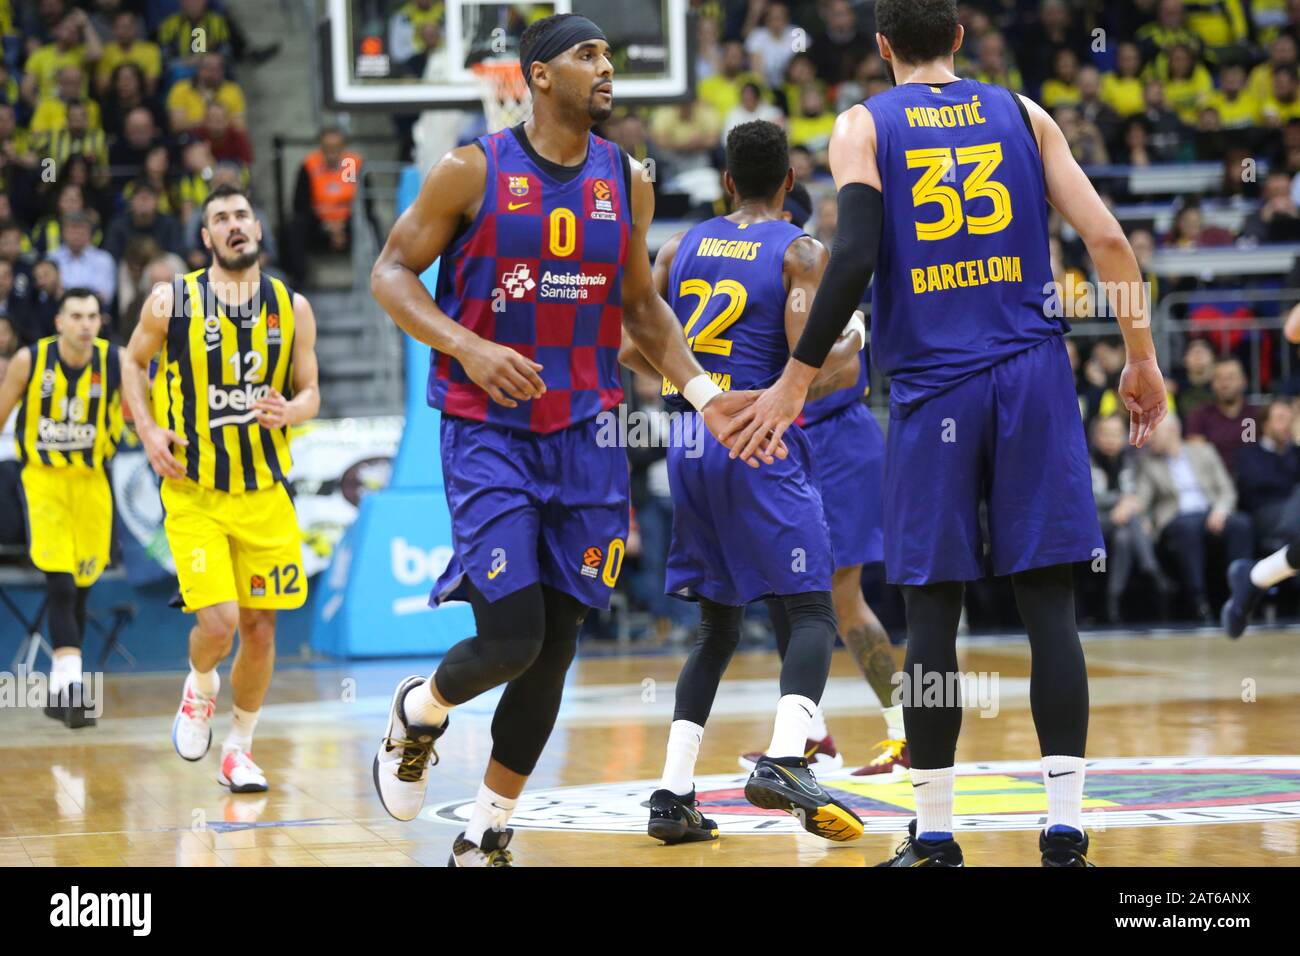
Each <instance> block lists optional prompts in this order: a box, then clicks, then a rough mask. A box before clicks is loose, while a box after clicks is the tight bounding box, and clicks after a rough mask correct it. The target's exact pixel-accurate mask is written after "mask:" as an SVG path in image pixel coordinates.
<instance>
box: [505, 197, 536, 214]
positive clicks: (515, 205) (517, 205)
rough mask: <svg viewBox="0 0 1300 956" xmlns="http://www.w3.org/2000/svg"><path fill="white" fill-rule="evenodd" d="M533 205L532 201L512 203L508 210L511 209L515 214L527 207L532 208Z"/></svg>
mask: <svg viewBox="0 0 1300 956" xmlns="http://www.w3.org/2000/svg"><path fill="white" fill-rule="evenodd" d="M531 205H532V201H531V200H530V201H529V202H512V203H510V204H509V205H508V206H507V207H506V208H507V209H509V210H510V211H511V212H514V211H515V210H516V209H523V208H524V207H525V206H531Z"/></svg>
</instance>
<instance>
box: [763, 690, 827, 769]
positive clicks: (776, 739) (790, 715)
mask: <svg viewBox="0 0 1300 956" xmlns="http://www.w3.org/2000/svg"><path fill="white" fill-rule="evenodd" d="M816 711H817V701H815V700H809V699H808V698H807V697H800V696H799V695H798V694H786V695H785V696H784V697H782V698H781V699H780V700H778V701H777V702H776V723H775V725H774V726H773V727H772V742H771V743H770V744H768V745H767V755H768V756H769V757H802V756H803V745H804V742H805V741H807V740H808V732H809V730H811V728H812V722H813V714H814V713H816Z"/></svg>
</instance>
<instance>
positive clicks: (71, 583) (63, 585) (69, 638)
mask: <svg viewBox="0 0 1300 956" xmlns="http://www.w3.org/2000/svg"><path fill="white" fill-rule="evenodd" d="M45 593H46V595H47V596H48V598H49V604H48V606H47V609H46V616H47V618H48V620H49V622H50V644H52V645H53V646H54V649H55V650H58V649H59V648H61V647H81V628H80V627H78V625H77V584H76V581H75V580H74V579H73V577H72V575H71V574H68V573H66V572H58V571H47V572H46V573H45Z"/></svg>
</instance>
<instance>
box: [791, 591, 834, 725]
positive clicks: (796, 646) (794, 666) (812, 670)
mask: <svg viewBox="0 0 1300 956" xmlns="http://www.w3.org/2000/svg"><path fill="white" fill-rule="evenodd" d="M781 603H782V604H783V605H785V613H786V614H787V615H788V616H789V619H790V646H789V648H788V649H787V651H786V654H785V660H783V661H782V662H781V696H782V697H784V696H786V695H787V694H798V695H799V696H800V697H807V698H808V699H809V700H811V701H816V702H819V703H820V702H821V699H822V692H823V691H825V690H826V678H827V676H828V675H829V674H830V672H831V651H833V650H834V649H835V627H836V625H835V604H834V602H833V601H831V592H830V591H810V592H808V593H807V594H787V595H784V596H783V597H782V598H781Z"/></svg>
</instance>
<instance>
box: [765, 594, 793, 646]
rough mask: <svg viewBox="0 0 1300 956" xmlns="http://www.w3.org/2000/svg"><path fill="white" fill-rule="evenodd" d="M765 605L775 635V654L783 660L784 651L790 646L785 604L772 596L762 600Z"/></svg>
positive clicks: (788, 621) (788, 623)
mask: <svg viewBox="0 0 1300 956" xmlns="http://www.w3.org/2000/svg"><path fill="white" fill-rule="evenodd" d="M763 603H764V604H766V605H767V613H768V616H769V617H771V618H772V632H773V633H774V634H775V635H776V655H777V657H779V658H781V660H785V652H786V651H787V650H788V649H789V648H790V615H788V614H786V613H785V605H784V604H783V603H781V599H780V598H776V597H772V598H768V599H767V600H766V601H764V602H763Z"/></svg>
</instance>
